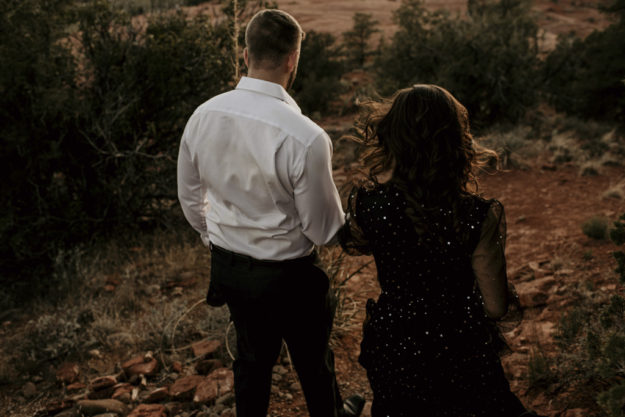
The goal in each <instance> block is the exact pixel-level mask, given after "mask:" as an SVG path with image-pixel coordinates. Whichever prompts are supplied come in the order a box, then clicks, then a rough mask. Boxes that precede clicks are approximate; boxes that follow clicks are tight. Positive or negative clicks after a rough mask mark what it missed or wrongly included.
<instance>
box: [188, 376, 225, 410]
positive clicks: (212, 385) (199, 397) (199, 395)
mask: <svg viewBox="0 0 625 417" xmlns="http://www.w3.org/2000/svg"><path fill="white" fill-rule="evenodd" d="M218 396H219V382H218V381H217V380H216V379H209V378H205V379H204V381H202V382H200V384H198V386H197V388H196V390H195V395H194V396H193V402H194V403H196V404H206V403H212V402H213V401H215V399H217V397H218Z"/></svg>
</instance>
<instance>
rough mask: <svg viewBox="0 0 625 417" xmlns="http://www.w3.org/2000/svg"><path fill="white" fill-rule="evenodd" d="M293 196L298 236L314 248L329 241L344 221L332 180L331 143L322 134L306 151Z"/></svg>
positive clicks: (339, 200) (326, 136)
mask: <svg viewBox="0 0 625 417" xmlns="http://www.w3.org/2000/svg"><path fill="white" fill-rule="evenodd" d="M293 193H294V198H295V208H296V210H297V213H298V215H299V218H300V222H301V227H302V233H304V235H305V236H306V237H307V238H308V239H310V240H311V241H312V242H313V243H314V244H316V245H325V244H327V243H328V242H330V241H331V240H332V239H333V238H334V235H335V234H336V233H337V232H338V230H339V229H340V227H341V226H342V225H343V223H344V222H345V220H344V214H343V208H342V207H341V199H340V197H339V193H338V191H337V189H336V185H335V184H334V180H333V179H332V142H331V141H330V138H329V137H328V135H326V134H325V133H323V134H321V135H319V136H317V138H315V140H314V141H313V142H312V143H311V145H310V146H309V147H308V148H307V150H306V155H305V158H304V160H303V168H302V170H301V173H300V175H299V176H298V178H297V179H296V181H295V182H294V190H293Z"/></svg>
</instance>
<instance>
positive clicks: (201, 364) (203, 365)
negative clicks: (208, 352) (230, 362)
mask: <svg viewBox="0 0 625 417" xmlns="http://www.w3.org/2000/svg"><path fill="white" fill-rule="evenodd" d="M223 366H224V365H223V363H222V362H221V361H220V360H219V359H204V360H201V361H198V363H197V364H196V365H195V370H196V371H197V373H198V374H200V375H208V374H210V373H211V372H212V371H214V370H215V369H219V368H223Z"/></svg>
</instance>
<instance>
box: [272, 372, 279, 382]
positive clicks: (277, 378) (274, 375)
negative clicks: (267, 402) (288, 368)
mask: <svg viewBox="0 0 625 417" xmlns="http://www.w3.org/2000/svg"><path fill="white" fill-rule="evenodd" d="M281 380H282V375H280V374H275V373H274V374H271V381H272V382H280V381H281Z"/></svg>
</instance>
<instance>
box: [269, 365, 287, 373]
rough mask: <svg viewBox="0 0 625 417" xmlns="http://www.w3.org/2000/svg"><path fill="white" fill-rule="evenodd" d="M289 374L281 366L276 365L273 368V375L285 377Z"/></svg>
mask: <svg viewBox="0 0 625 417" xmlns="http://www.w3.org/2000/svg"><path fill="white" fill-rule="evenodd" d="M288 372H289V370H288V369H286V368H285V367H284V366H282V365H276V366H274V367H273V373H274V374H278V375H285V374H287V373H288Z"/></svg>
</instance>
